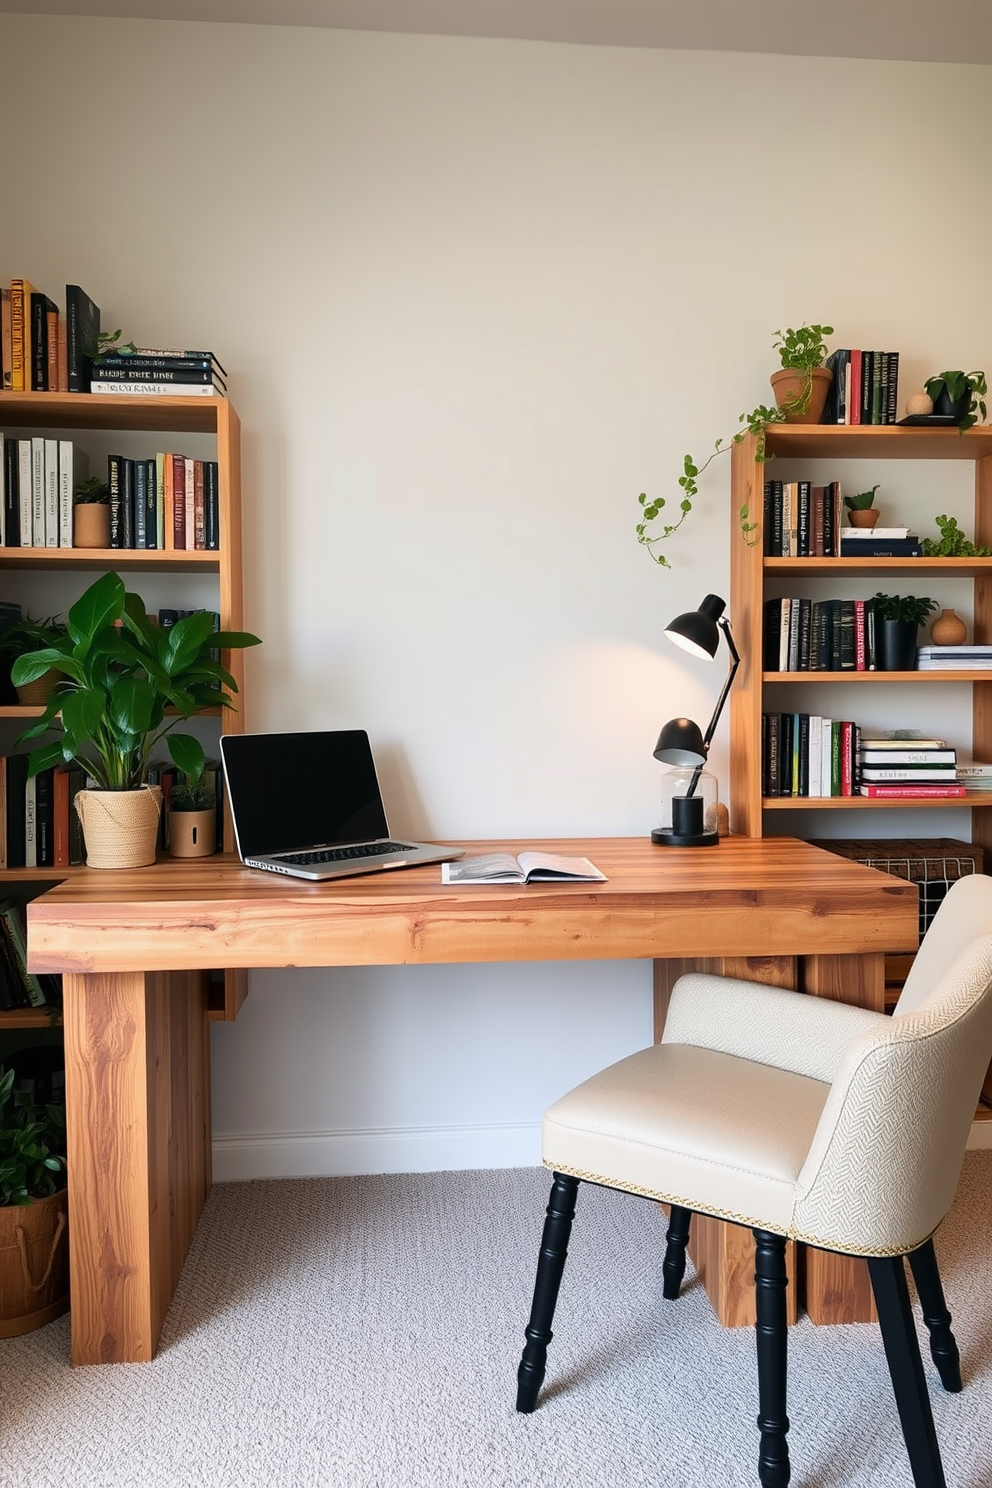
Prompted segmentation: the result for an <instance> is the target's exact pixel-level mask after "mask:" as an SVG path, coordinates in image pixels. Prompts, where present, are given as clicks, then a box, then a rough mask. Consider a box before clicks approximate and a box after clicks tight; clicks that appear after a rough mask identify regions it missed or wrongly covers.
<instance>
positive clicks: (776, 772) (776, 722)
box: [767, 713, 782, 796]
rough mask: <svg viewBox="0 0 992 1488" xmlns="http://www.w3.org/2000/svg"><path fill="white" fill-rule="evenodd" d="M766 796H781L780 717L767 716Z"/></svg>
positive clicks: (776, 714)
mask: <svg viewBox="0 0 992 1488" xmlns="http://www.w3.org/2000/svg"><path fill="white" fill-rule="evenodd" d="M767 716H768V795H769V796H779V795H781V794H782V715H781V713H769V714H768V715H767Z"/></svg>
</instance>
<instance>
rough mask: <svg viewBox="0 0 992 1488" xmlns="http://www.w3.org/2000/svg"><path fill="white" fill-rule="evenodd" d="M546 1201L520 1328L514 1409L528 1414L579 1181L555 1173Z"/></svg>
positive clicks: (548, 1336)
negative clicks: (520, 1354) (521, 1342)
mask: <svg viewBox="0 0 992 1488" xmlns="http://www.w3.org/2000/svg"><path fill="white" fill-rule="evenodd" d="M554 1176H555V1181H554V1183H553V1184H552V1185H551V1198H550V1199H549V1200H548V1208H547V1218H546V1219H545V1221H544V1233H543V1235H542V1236H541V1254H540V1256H539V1257H538V1261H537V1280H536V1281H535V1283H534V1302H533V1305H532V1307H531V1310H530V1322H529V1323H528V1324H527V1327H526V1328H525V1329H524V1337H525V1338H526V1339H527V1343H526V1345H525V1347H524V1352H523V1358H522V1359H521V1360H520V1368H519V1369H518V1370H517V1410H518V1411H523V1412H524V1413H525V1414H526V1413H529V1412H530V1411H532V1410H533V1409H534V1407H535V1406H536V1405H537V1396H538V1391H539V1390H540V1388H541V1385H542V1383H543V1381H544V1368H545V1365H546V1363H547V1360H548V1344H549V1343H550V1342H551V1339H552V1337H553V1334H552V1332H551V1324H552V1322H553V1321H554V1316H555V1304H556V1303H557V1301H558V1288H559V1287H560V1286H561V1277H562V1272H563V1271H564V1269H565V1259H566V1257H567V1255H568V1239H569V1236H570V1235H571V1233H572V1220H573V1219H574V1218H575V1196H576V1194H577V1193H578V1191H579V1180H578V1179H577V1178H569V1177H566V1175H565V1174H564V1173H556V1174H555V1175H554Z"/></svg>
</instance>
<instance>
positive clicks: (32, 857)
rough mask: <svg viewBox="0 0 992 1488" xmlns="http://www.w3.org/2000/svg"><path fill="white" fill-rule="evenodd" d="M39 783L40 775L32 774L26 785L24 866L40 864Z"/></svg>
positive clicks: (31, 866) (29, 866)
mask: <svg viewBox="0 0 992 1488" xmlns="http://www.w3.org/2000/svg"><path fill="white" fill-rule="evenodd" d="M37 785H38V777H37V776H36V775H32V776H30V778H29V779H28V782H27V785H26V786H25V787H24V866H25V867H26V868H37V866H38V833H37V816H36V813H35V806H36V800H37V796H36V793H37Z"/></svg>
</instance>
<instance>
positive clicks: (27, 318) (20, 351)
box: [10, 279, 34, 393]
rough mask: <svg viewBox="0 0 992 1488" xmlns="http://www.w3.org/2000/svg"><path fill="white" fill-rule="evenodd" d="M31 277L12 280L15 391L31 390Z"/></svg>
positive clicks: (11, 374)
mask: <svg viewBox="0 0 992 1488" xmlns="http://www.w3.org/2000/svg"><path fill="white" fill-rule="evenodd" d="M33 291H34V285H33V284H32V283H31V281H30V279H11V281H10V385H11V390H12V391H13V392H15V393H29V392H30V391H31V295H32V293H33Z"/></svg>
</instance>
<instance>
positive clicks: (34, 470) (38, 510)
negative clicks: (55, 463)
mask: <svg viewBox="0 0 992 1488" xmlns="http://www.w3.org/2000/svg"><path fill="white" fill-rule="evenodd" d="M28 530H29V532H30V533H31V543H30V546H31V547H32V548H43V547H44V546H45V441H44V439H41V438H38V437H37V436H36V437H34V438H32V440H31V526H30V527H29V529H28Z"/></svg>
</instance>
